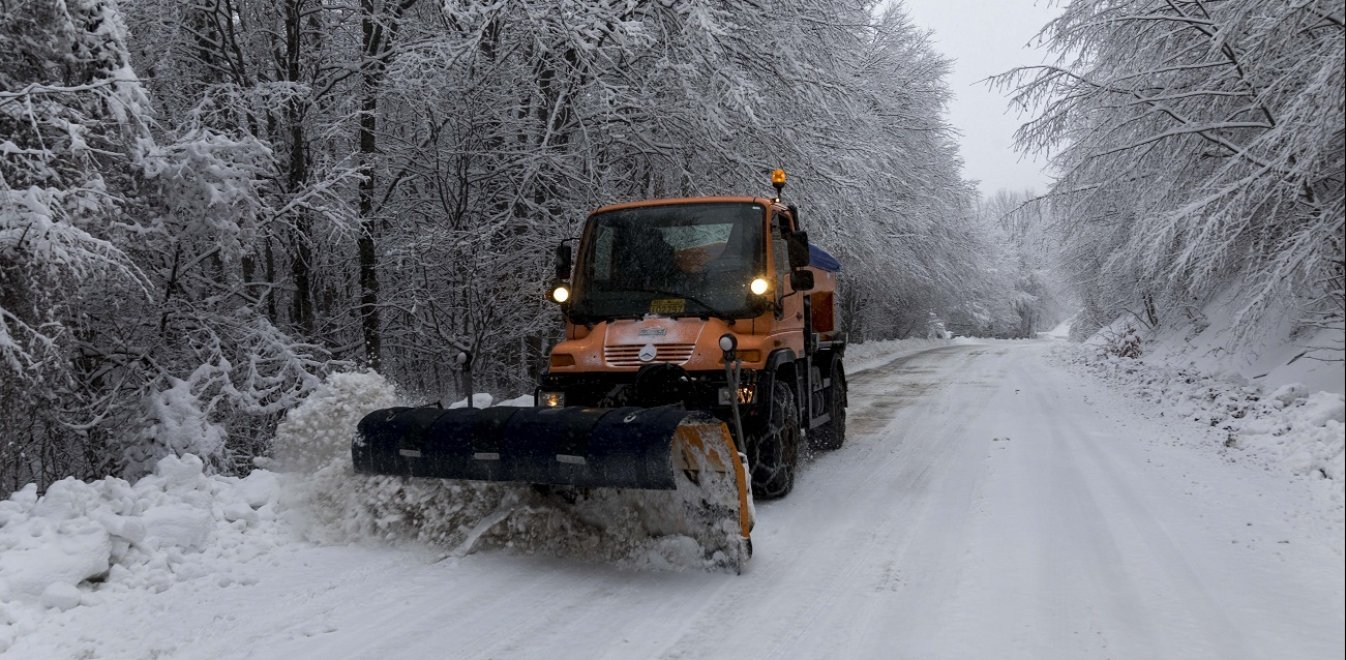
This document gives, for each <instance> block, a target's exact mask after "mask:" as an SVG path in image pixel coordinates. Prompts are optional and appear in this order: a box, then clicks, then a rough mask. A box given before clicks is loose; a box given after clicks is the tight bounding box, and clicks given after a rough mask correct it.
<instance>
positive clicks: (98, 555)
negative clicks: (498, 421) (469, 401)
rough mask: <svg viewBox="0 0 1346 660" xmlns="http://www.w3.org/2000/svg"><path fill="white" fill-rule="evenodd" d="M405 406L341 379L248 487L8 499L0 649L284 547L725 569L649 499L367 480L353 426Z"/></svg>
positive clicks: (292, 420)
mask: <svg viewBox="0 0 1346 660" xmlns="http://www.w3.org/2000/svg"><path fill="white" fill-rule="evenodd" d="M398 403H399V402H398V398H397V396H396V394H395V392H394V390H393V388H392V387H391V386H390V385H389V384H388V383H387V382H386V381H384V379H383V378H382V377H380V376H378V375H377V374H372V373H346V374H334V375H332V376H330V377H329V378H328V380H327V382H326V383H325V384H324V386H323V387H321V388H319V389H318V390H316V391H315V392H314V393H313V394H312V395H311V396H310V397H309V398H308V399H307V400H306V401H305V402H304V403H303V404H301V405H300V406H298V407H297V408H295V409H294V410H293V411H291V413H290V414H289V415H288V416H287V418H286V420H285V421H284V422H283V423H282V424H281V426H280V428H279V429H278V431H277V437H276V442H275V458H274V459H272V460H271V461H269V462H268V463H267V466H266V467H267V468H268V469H259V470H255V471H253V472H252V473H251V474H250V475H248V476H247V477H246V478H241V479H240V478H236V477H226V476H219V475H210V474H206V473H205V470H204V465H203V463H202V461H201V460H200V459H199V458H197V457H195V456H191V455H186V456H182V457H176V456H169V457H167V458H164V459H162V460H160V461H159V463H158V464H157V466H156V467H155V469H154V472H153V474H151V475H149V476H147V477H144V478H143V479H141V480H139V481H137V482H136V483H134V484H131V483H128V482H126V481H124V480H122V479H116V478H107V479H100V480H98V481H93V482H88V483H86V482H81V481H77V480H74V479H66V480H64V481H60V482H57V483H55V484H53V485H52V486H51V487H50V488H48V489H47V492H46V493H45V494H43V495H42V496H40V497H39V496H38V493H37V489H36V487H34V486H29V487H27V488H24V489H22V490H20V491H18V492H16V493H14V494H12V495H11V496H10V497H9V499H8V500H5V501H0V652H3V650H4V649H5V648H7V647H8V646H9V645H10V644H11V643H12V641H13V639H14V638H15V636H16V635H17V634H18V632H19V631H21V630H22V629H24V628H25V627H26V626H27V625H30V624H31V623H32V622H33V620H34V617H36V616H40V613H41V612H42V611H43V610H48V609H56V610H67V609H70V608H73V607H77V606H79V605H81V604H92V603H96V602H99V601H100V599H101V598H102V597H103V595H104V594H107V593H108V592H109V591H118V590H128V589H150V590H156V591H160V590H163V589H166V588H167V587H168V586H170V585H171V584H174V583H178V582H184V581H191V580H210V581H212V582H213V583H215V584H216V585H218V586H227V585H229V584H233V583H240V584H248V583H250V581H251V580H253V579H254V578H252V577H250V572H249V570H248V564H249V563H250V562H251V561H253V560H254V559H257V558H258V557H261V556H263V555H265V554H266V553H268V552H269V551H272V550H274V549H275V548H276V547H277V546H278V545H281V544H295V543H323V544H334V543H340V544H344V543H369V542H379V543H387V542H394V543H404V542H415V543H428V544H433V545H434V546H435V547H436V548H438V549H440V550H441V551H442V552H443V553H444V555H445V556H461V555H465V554H467V553H470V552H473V551H475V550H478V549H481V548H487V547H490V548H508V549H510V551H512V552H522V553H530V554H531V553H543V554H550V555H557V556H565V557H574V558H583V559H586V560H594V559H598V560H605V561H610V562H614V563H617V564H620V565H624V566H629V567H633V568H709V567H715V566H719V565H722V564H723V559H724V558H723V557H718V556H715V555H714V554H713V553H710V556H707V554H708V553H707V552H706V551H705V550H704V549H703V547H702V546H701V545H700V544H699V543H698V542H697V541H696V540H695V539H692V538H689V537H686V536H676V535H672V536H670V535H659V534H652V533H650V532H649V530H647V529H646V528H645V522H646V521H645V520H644V519H642V517H641V516H639V515H637V513H636V508H635V507H633V506H632V504H633V503H634V502H635V501H636V499H639V497H641V496H640V495H639V494H630V493H628V494H612V493H602V494H599V495H595V496H593V497H589V498H580V499H574V498H573V497H568V496H566V495H565V494H564V493H559V494H557V493H553V494H548V493H544V492H540V491H537V490H535V489H533V488H531V487H527V486H510V485H501V484H479V483H470V482H450V481H439V480H427V479H408V480H404V479H399V478H391V477H364V476H360V475H356V474H355V473H354V471H353V469H352V467H351V459H350V442H351V439H352V433H353V429H354V428H355V426H356V423H357V422H358V421H359V419H360V418H361V417H362V416H364V415H365V414H366V413H368V412H369V411H372V410H374V409H377V408H382V407H387V406H392V405H398ZM476 403H479V404H480V403H486V401H485V400H481V401H476ZM504 403H507V404H515V405H518V404H519V403H520V402H519V401H509V402H504ZM633 498H635V499H633ZM25 622H27V623H25Z"/></svg>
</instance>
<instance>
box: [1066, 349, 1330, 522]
mask: <svg viewBox="0 0 1346 660" xmlns="http://www.w3.org/2000/svg"><path fill="white" fill-rule="evenodd" d="M1062 351H1063V353H1062V355H1064V356H1065V357H1066V359H1067V360H1068V361H1069V362H1072V363H1074V364H1076V365H1078V366H1081V367H1083V368H1085V369H1087V370H1088V371H1091V372H1093V373H1094V374H1096V375H1099V376H1102V377H1104V378H1105V379H1107V380H1108V381H1110V382H1111V383H1113V384H1114V386H1116V387H1117V388H1118V389H1121V390H1123V391H1125V392H1127V393H1129V394H1132V395H1135V396H1138V397H1140V398H1141V399H1142V400H1144V401H1146V402H1148V403H1150V404H1152V405H1153V406H1154V408H1155V412H1156V414H1158V415H1159V416H1161V417H1176V418H1180V419H1185V420H1190V421H1191V422H1193V423H1196V424H1201V425H1203V426H1205V427H1208V428H1214V429H1218V430H1219V431H1220V432H1221V433H1220V435H1219V436H1217V438H1218V440H1219V444H1218V445H1217V446H1216V447H1215V448H1216V449H1217V450H1219V451H1221V452H1225V453H1226V454H1227V455H1228V456H1230V457H1231V458H1239V459H1241V460H1254V461H1258V462H1261V463H1263V464H1265V465H1267V466H1268V467H1270V468H1272V469H1281V470H1288V471H1290V472H1291V473H1293V474H1296V475H1300V476H1302V477H1305V478H1308V479H1311V480H1313V481H1312V482H1311V483H1313V482H1318V483H1319V484H1321V485H1315V486H1314V490H1315V491H1316V492H1319V493H1322V494H1323V496H1324V497H1325V498H1326V499H1327V500H1328V502H1329V505H1330V506H1331V507H1333V508H1334V509H1335V511H1336V513H1335V515H1336V521H1337V525H1338V526H1341V518H1342V509H1343V499H1344V498H1343V483H1346V481H1344V480H1346V469H1344V468H1343V446H1344V445H1346V425H1344V424H1343V421H1346V398H1344V397H1343V396H1342V395H1341V394H1340V393H1335V392H1322V391H1319V392H1312V391H1310V390H1309V389H1308V388H1306V387H1304V386H1302V385H1298V384H1289V385H1282V386H1280V387H1277V388H1275V389H1272V390H1271V391H1269V392H1268V391H1266V389H1265V388H1264V386H1263V385H1261V384H1259V383H1254V382H1251V381H1249V380H1248V379H1247V378H1244V377H1242V376H1239V375H1237V374H1219V375H1212V374H1208V373H1203V372H1201V371H1199V370H1197V369H1195V368H1194V367H1192V366H1188V365H1184V366H1173V365H1169V364H1165V363H1163V362H1160V361H1156V360H1153V359H1149V358H1141V359H1131V358H1125V357H1118V356H1116V355H1112V354H1110V353H1108V352H1107V351H1104V350H1099V349H1097V348H1096V347H1079V346H1069V347H1063V349H1062Z"/></svg>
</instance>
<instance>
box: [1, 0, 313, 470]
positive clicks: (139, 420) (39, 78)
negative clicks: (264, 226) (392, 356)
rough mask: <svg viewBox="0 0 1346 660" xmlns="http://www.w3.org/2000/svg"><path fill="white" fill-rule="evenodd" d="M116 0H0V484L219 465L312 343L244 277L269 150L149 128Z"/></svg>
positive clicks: (303, 365) (242, 460) (267, 414)
mask: <svg viewBox="0 0 1346 660" xmlns="http://www.w3.org/2000/svg"><path fill="white" fill-rule="evenodd" d="M128 39H129V37H128V32H127V30H126V27H125V25H124V23H123V17H122V15H121V14H120V13H119V12H118V10H117V5H116V3H114V2H110V1H106V0H68V1H65V2H57V1H55V0H21V1H19V2H10V3H6V4H5V5H4V6H3V7H0V42H2V43H4V44H5V47H4V48H3V49H2V50H0V155H2V156H3V157H0V386H2V387H0V426H3V428H4V435H3V436H0V439H2V441H3V451H2V452H0V487H5V488H6V489H7V490H12V489H14V488H18V487H19V486H21V485H23V484H25V483H29V482H36V483H38V484H39V485H40V487H43V488H45V487H46V486H47V485H48V484H50V483H52V482H54V481H56V480H58V479H60V478H61V477H64V476H67V475H74V476H77V477H80V478H94V477H99V476H103V475H108V474H117V475H122V476H138V475H140V474H144V473H146V472H148V471H149V470H150V469H151V468H152V467H153V466H154V465H155V464H156V462H157V461H158V460H159V458H161V457H163V456H165V455H167V454H181V453H186V452H191V453H194V454H197V455H199V456H201V457H202V458H203V459H204V460H206V462H207V464H208V465H209V466H210V468H211V469H218V470H225V471H229V470H233V469H236V468H237V467H238V466H239V465H240V464H241V465H246V464H247V462H248V460H249V459H250V458H251V457H252V456H253V455H256V454H258V453H260V452H261V451H262V449H264V447H262V443H263V442H264V440H265V439H266V438H267V434H268V433H269V431H270V426H271V424H274V422H275V421H276V420H278V419H279V415H280V413H281V412H283V411H284V410H285V409H287V408H288V407H289V406H290V405H293V403H294V402H295V401H297V397H298V396H299V395H301V394H303V393H304V392H306V391H307V390H308V389H310V388H311V387H312V386H313V385H315V384H316V382H317V376H316V374H318V373H319V372H320V371H321V370H322V369H323V368H324V365H325V362H326V359H327V358H326V355H325V354H324V352H323V351H322V350H321V349H319V348H318V347H316V346H314V345H312V344H308V343H306V342H303V341H297V340H295V339H293V338H292V337H291V336H290V335H288V334H287V333H286V332H284V331H282V330H281V329H279V328H278V327H277V326H276V325H275V324H274V323H273V322H272V321H271V319H269V318H268V317H267V316H266V315H265V311H266V310H265V303H264V300H263V299H264V298H265V291H264V290H259V289H257V288H256V287H255V285H254V284H253V283H252V281H251V280H252V279H253V275H252V274H251V273H250V272H249V271H250V270H255V269H256V266H255V264H254V263H252V261H255V254H256V252H255V249H256V244H255V243H256V237H257V235H258V232H259V226H260V223H262V222H263V221H264V220H265V219H266V218H267V216H268V215H269V213H270V211H269V208H268V206H267V202H266V201H265V199H264V197H265V196H264V195H263V190H262V188H263V187H264V184H263V182H262V179H263V178H264V177H266V176H268V175H269V173H270V171H271V169H272V166H271V162H270V158H271V154H270V151H269V150H268V149H267V148H266V147H265V145H263V144H261V143H260V142H258V141H257V140H255V139H253V138H251V137H248V136H243V137H240V138H231V137H229V136H227V135H226V134H224V133H222V132H220V131H214V130H210V129H206V128H192V127H190V126H189V127H184V128H183V129H181V130H178V129H165V128H164V127H163V126H161V125H160V124H158V123H157V122H156V120H155V118H154V116H153V114H152V112H151V102H150V99H149V96H148V93H147V91H146V90H145V89H144V87H143V86H142V84H141V82H140V80H139V77H138V76H137V75H136V72H135V71H134V70H133V68H132V65H131V62H130V53H129V47H128Z"/></svg>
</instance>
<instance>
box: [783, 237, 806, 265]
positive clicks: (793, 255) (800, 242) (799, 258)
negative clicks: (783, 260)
mask: <svg viewBox="0 0 1346 660" xmlns="http://www.w3.org/2000/svg"><path fill="white" fill-rule="evenodd" d="M785 244H786V245H787V246H788V247H789V252H790V268H791V269H795V268H803V267H805V266H807V265H809V235H808V232H803V231H797V232H794V233H791V234H787V235H786V236H785Z"/></svg>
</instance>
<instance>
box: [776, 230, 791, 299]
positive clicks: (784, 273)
mask: <svg viewBox="0 0 1346 660" xmlns="http://www.w3.org/2000/svg"><path fill="white" fill-rule="evenodd" d="M784 224H785V217H784V216H780V215H778V216H776V217H775V218H774V219H773V220H772V222H771V261H772V265H773V266H774V267H775V269H776V273H775V274H776V284H777V290H778V291H784V290H785V287H786V282H788V281H789V277H788V276H789V274H790V246H789V245H787V244H786V243H785V234H784V233H783V232H782V231H781V227H782V225H784Z"/></svg>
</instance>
